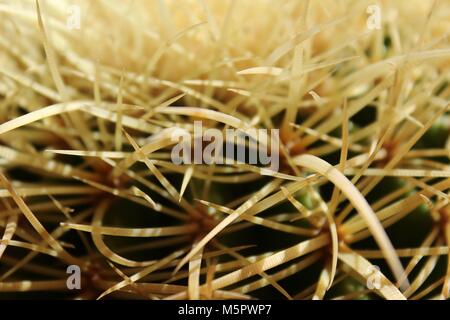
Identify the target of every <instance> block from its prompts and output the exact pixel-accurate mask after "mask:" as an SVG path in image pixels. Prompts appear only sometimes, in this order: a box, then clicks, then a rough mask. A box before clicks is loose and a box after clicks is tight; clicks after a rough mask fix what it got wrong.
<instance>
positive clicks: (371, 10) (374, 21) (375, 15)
mask: <svg viewBox="0 0 450 320" xmlns="http://www.w3.org/2000/svg"><path fill="white" fill-rule="evenodd" d="M366 13H367V14H368V15H369V17H368V18H367V20H366V26H367V29H369V30H380V29H381V8H380V6H378V5H376V4H372V5H370V6H368V7H367V10H366Z"/></svg>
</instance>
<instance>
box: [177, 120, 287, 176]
mask: <svg viewBox="0 0 450 320" xmlns="http://www.w3.org/2000/svg"><path fill="white" fill-rule="evenodd" d="M171 141H172V142H174V143H175V146H174V147H173V148H172V152H171V159H172V162H173V163H175V164H178V165H180V164H207V165H211V164H227V165H232V164H236V163H246V164H251V165H261V166H264V168H265V169H268V170H271V171H275V172H276V171H278V169H279V160H280V157H279V150H280V146H279V144H280V142H279V130H278V129H270V130H269V129H255V128H251V129H245V130H244V129H243V130H241V129H225V130H223V131H222V130H219V129H216V128H207V129H205V128H203V125H202V122H201V121H195V122H194V131H193V133H192V132H189V131H188V130H185V129H181V128H180V129H177V130H174V132H173V133H172V135H171Z"/></svg>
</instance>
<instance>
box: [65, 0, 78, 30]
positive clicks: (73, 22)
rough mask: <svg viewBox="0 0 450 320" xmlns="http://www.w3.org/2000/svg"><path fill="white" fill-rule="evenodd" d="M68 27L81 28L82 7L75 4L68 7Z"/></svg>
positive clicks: (70, 28) (71, 28) (72, 28)
mask: <svg viewBox="0 0 450 320" xmlns="http://www.w3.org/2000/svg"><path fill="white" fill-rule="evenodd" d="M66 27H67V28H68V29H69V30H74V29H76V30H80V28H81V8H80V6H77V5H75V4H73V5H70V6H68V7H67V19H66Z"/></svg>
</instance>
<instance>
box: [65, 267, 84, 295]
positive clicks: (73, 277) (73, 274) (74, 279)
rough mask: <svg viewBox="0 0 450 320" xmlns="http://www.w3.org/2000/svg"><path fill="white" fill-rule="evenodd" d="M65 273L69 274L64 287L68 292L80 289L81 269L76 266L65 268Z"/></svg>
mask: <svg viewBox="0 0 450 320" xmlns="http://www.w3.org/2000/svg"><path fill="white" fill-rule="evenodd" d="M66 273H67V274H69V276H68V277H67V280H66V286H67V289H69V290H80V289H81V269H80V267H79V266H77V265H76V264H72V265H70V266H68V267H67V270H66Z"/></svg>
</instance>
